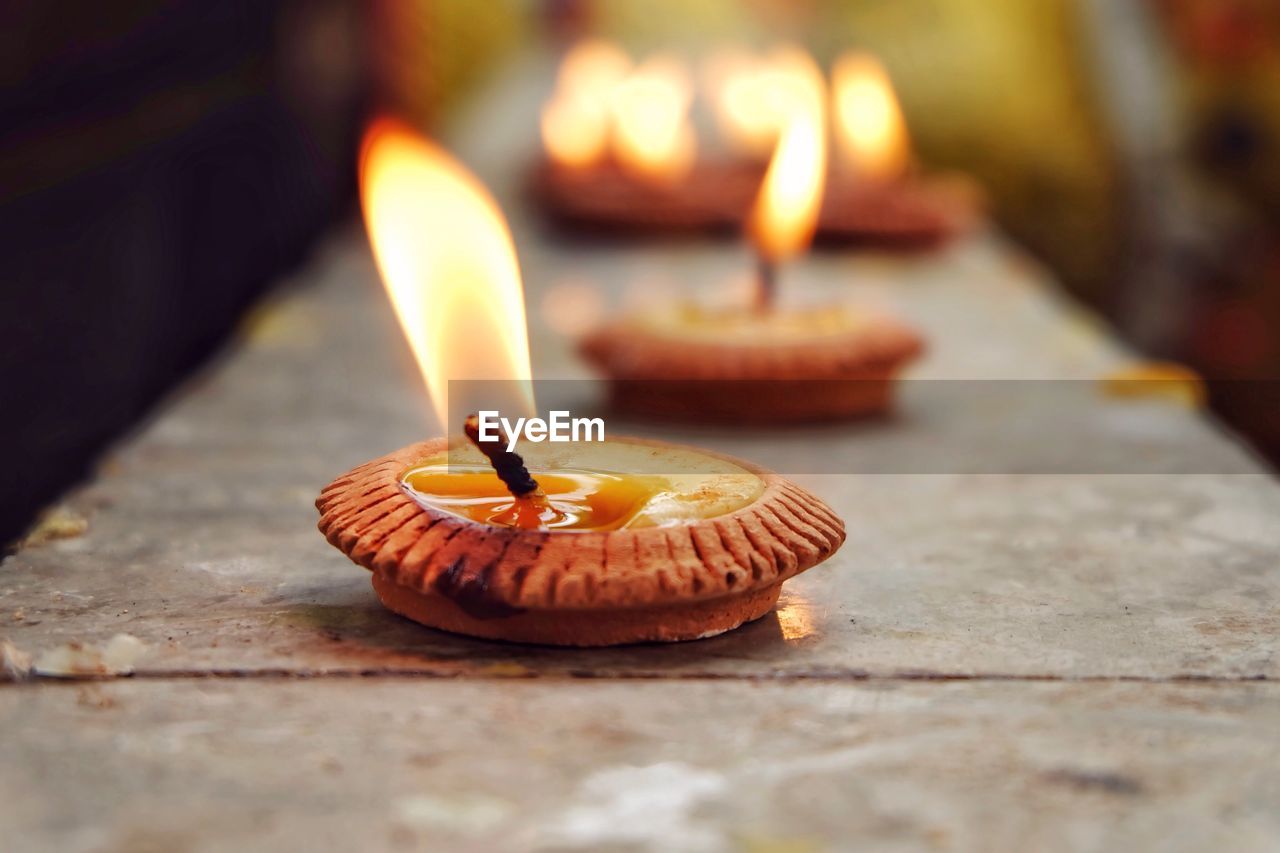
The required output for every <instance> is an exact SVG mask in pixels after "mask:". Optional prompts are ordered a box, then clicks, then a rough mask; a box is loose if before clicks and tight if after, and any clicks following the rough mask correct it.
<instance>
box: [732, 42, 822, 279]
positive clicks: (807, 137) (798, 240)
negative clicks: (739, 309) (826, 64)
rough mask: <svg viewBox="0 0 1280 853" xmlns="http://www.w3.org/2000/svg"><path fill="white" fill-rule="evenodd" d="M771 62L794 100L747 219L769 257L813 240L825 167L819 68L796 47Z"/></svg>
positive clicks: (786, 254) (786, 253) (779, 257)
mask: <svg viewBox="0 0 1280 853" xmlns="http://www.w3.org/2000/svg"><path fill="white" fill-rule="evenodd" d="M775 61H776V63H777V64H778V67H779V68H780V69H781V73H785V74H787V75H789V77H790V78H791V79H793V80H794V81H796V84H797V85H796V88H795V90H794V97H795V100H794V103H793V106H792V108H791V111H790V114H789V116H788V117H787V120H786V124H785V125H784V127H783V130H782V135H781V137H780V138H779V140H778V146H777V148H776V149H775V150H774V153H773V158H772V159H771V160H770V161H769V169H768V171H767V172H766V173H765V177H764V183H763V184H762V185H761V187H760V193H759V195H758V196H757V197H756V201H755V206H754V207H753V208H752V210H751V215H750V218H749V219H748V223H747V228H748V231H749V234H750V236H751V239H752V242H754V243H755V245H756V248H757V249H758V250H759V251H760V253H761V255H763V256H764V257H765V258H766V259H768V260H770V261H780V260H783V259H785V258H787V257H789V256H791V255H794V254H796V253H797V252H800V251H802V250H804V249H805V248H806V247H807V246H808V245H809V242H810V240H812V239H813V232H814V229H815V228H816V227H817V222H818V209H819V207H820V206H821V205H822V190H823V184H824V182H825V179H826V172H827V137H826V121H825V118H826V109H825V107H826V104H825V101H826V93H825V87H824V85H823V80H822V72H821V71H820V70H819V69H818V67H817V65H815V64H814V62H813V60H812V59H810V58H809V56H808V55H807V54H805V53H804V52H803V51H800V50H797V49H789V50H787V51H786V52H785V53H783V54H780V55H779V56H778V58H777V59H776V60H775Z"/></svg>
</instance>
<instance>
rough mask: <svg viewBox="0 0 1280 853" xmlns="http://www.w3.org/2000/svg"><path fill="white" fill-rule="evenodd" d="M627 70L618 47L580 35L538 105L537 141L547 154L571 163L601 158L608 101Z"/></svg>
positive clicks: (604, 148)
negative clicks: (552, 86) (550, 91)
mask: <svg viewBox="0 0 1280 853" xmlns="http://www.w3.org/2000/svg"><path fill="white" fill-rule="evenodd" d="M630 69H631V60H630V59H629V58H628V57H627V54H626V53H625V52H623V50H622V49H621V48H619V47H618V46H617V45H614V44H612V43H611V42H607V41H604V40H602V39H586V40H584V41H581V42H579V43H578V44H576V45H574V46H573V48H572V49H571V50H570V51H569V52H568V54H566V55H565V58H564V61H563V62H562V63H561V65H560V73H559V75H558V77H557V80H556V90H555V92H554V93H553V94H552V96H551V100H550V101H548V102H547V104H546V106H544V107H543V109H542V142H543V145H544V146H545V148H546V150H547V155H548V156H549V157H550V158H551V159H552V160H554V161H555V162H557V163H560V164H562V165H566V166H571V167H579V168H580V167H584V166H590V165H593V164H595V163H598V162H600V161H602V160H603V159H604V158H605V156H606V154H607V153H608V145H609V101H610V98H611V96H612V92H613V90H614V88H615V87H616V86H617V85H618V83H619V81H621V80H622V79H623V78H624V77H625V76H626V75H627V72H628V71H629V70H630Z"/></svg>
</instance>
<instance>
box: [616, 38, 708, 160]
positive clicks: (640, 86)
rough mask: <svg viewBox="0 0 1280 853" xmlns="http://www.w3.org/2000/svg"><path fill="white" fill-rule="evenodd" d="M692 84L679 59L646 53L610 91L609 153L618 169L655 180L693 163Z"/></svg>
mask: <svg viewBox="0 0 1280 853" xmlns="http://www.w3.org/2000/svg"><path fill="white" fill-rule="evenodd" d="M692 101H693V84H692V83H691V82H690V80H689V75H688V72H687V71H686V70H685V67H684V65H683V64H682V63H681V62H680V61H678V60H676V59H674V58H672V57H665V56H657V57H652V58H650V59H648V60H646V61H645V62H644V63H643V64H641V65H640V66H639V67H638V68H636V69H635V71H633V72H632V73H631V74H630V75H628V76H627V78H626V79H625V80H623V81H622V82H621V83H619V84H618V85H617V87H616V88H615V89H614V90H613V92H612V97H611V101H610V108H611V112H612V117H613V122H614V126H613V131H614V137H613V141H614V147H613V154H614V156H615V157H616V158H617V160H618V162H619V163H620V164H621V165H622V167H623V168H624V169H627V170H629V171H632V172H634V173H636V174H639V175H641V176H645V177H649V178H657V179H661V180H675V179H678V178H680V177H683V176H684V175H685V174H686V173H687V172H688V171H689V169H690V168H691V167H692V166H693V159H694V155H695V154H696V153H697V137H696V136H695V135H694V132H693V127H692V125H691V124H690V121H689V106H690V104H691V102H692Z"/></svg>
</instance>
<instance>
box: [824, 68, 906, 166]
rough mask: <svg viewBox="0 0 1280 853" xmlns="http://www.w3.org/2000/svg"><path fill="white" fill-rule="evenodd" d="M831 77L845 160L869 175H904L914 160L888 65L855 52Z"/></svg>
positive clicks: (834, 69)
mask: <svg viewBox="0 0 1280 853" xmlns="http://www.w3.org/2000/svg"><path fill="white" fill-rule="evenodd" d="M831 78H832V102H833V103H832V110H833V112H834V113H835V122H834V123H835V128H836V138H837V139H838V140H839V141H840V146H841V151H842V153H843V156H844V159H845V161H846V162H847V163H848V164H849V166H850V167H851V169H852V170H853V171H854V172H856V173H857V174H859V175H863V176H865V177H871V178H879V179H884V180H889V179H892V178H896V177H899V176H901V175H902V173H903V172H905V171H906V169H907V166H908V165H909V163H910V159H911V143H910V140H909V138H908V136H907V125H906V122H905V121H904V120H903V118H902V109H901V107H899V105H898V99H897V96H896V95H894V92H893V84H892V83H890V82H889V75H888V74H887V73H886V72H885V70H884V66H882V65H881V64H880V62H879V61H878V60H877V59H876V58H875V57H873V56H869V55H867V54H865V53H858V52H856V51H850V52H848V53H845V54H843V55H842V56H841V57H840V58H839V59H838V60H837V61H836V64H835V67H834V68H833V69H832V73H831Z"/></svg>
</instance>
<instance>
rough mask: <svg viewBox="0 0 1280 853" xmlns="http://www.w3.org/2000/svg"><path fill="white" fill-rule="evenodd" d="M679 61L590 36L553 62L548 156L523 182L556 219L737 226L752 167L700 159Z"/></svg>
mask: <svg viewBox="0 0 1280 853" xmlns="http://www.w3.org/2000/svg"><path fill="white" fill-rule="evenodd" d="M692 99H693V86H692V83H691V81H690V78H689V74H688V72H687V70H686V69H685V67H684V65H683V63H681V62H680V61H679V60H677V59H675V58H674V57H670V56H661V55H659V56H654V57H650V58H649V59H647V60H645V61H644V62H643V63H641V64H639V65H638V66H635V67H632V66H631V60H630V59H629V57H628V56H627V55H626V54H625V53H624V52H623V51H622V50H621V49H619V48H618V47H617V46H615V45H613V44H611V43H609V42H605V41H601V40H598V39H588V40H586V41H583V42H580V43H578V44H577V45H575V46H574V47H573V49H571V50H570V51H569V52H568V54H567V55H566V56H565V58H564V60H563V61H562V63H561V65H560V70H559V74H558V75H557V80H556V87H555V91H554V92H553V93H552V95H551V97H550V99H549V100H548V101H547V103H546V104H545V105H544V106H543V110H542V117H541V131H542V141H543V150H544V153H545V158H544V159H543V160H542V161H541V162H540V163H539V164H538V165H536V166H535V167H534V169H533V170H532V173H531V176H530V182H529V191H530V193H531V195H532V197H533V199H534V200H535V201H536V202H537V203H538V204H539V205H540V206H541V208H542V209H543V210H544V211H545V212H546V213H548V214H549V216H550V217H551V219H552V220H553V221H556V222H558V223H560V224H563V225H569V226H572V227H573V228H575V229H578V230H593V231H603V232H615V233H617V232H646V231H647V232H664V231H665V232H672V231H677V232H679V231H715V230H729V229H732V228H733V227H735V226H736V225H737V223H738V221H739V219H740V217H741V210H742V207H741V204H736V203H735V202H741V203H746V202H748V201H749V200H750V198H751V195H752V193H753V192H754V189H755V186H756V184H757V183H758V179H759V177H758V174H757V173H756V170H755V169H754V168H751V167H750V166H745V167H744V166H742V165H739V164H732V163H724V164H719V163H715V162H709V161H706V160H700V159H699V158H698V157H697V139H696V136H695V133H694V129H693V126H692V123H691V122H690V118H689V110H690V105H691V103H692Z"/></svg>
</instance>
